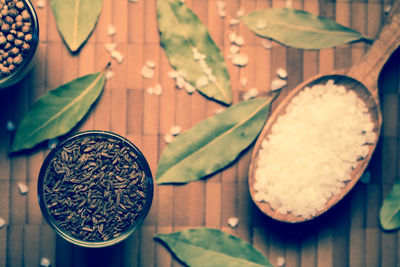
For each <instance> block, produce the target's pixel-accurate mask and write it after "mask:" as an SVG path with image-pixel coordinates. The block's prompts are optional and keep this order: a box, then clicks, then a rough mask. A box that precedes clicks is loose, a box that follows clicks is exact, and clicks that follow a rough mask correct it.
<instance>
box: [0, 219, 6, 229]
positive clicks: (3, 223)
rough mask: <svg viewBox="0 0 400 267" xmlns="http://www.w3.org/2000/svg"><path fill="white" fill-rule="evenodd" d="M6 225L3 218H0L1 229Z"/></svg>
mask: <svg viewBox="0 0 400 267" xmlns="http://www.w3.org/2000/svg"><path fill="white" fill-rule="evenodd" d="M5 225H6V221H5V220H4V219H3V218H0V229H1V228H3V227H4V226H5Z"/></svg>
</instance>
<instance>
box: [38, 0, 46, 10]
mask: <svg viewBox="0 0 400 267" xmlns="http://www.w3.org/2000/svg"><path fill="white" fill-rule="evenodd" d="M36 6H37V7H38V8H44V7H45V6H46V2H45V1H44V0H38V1H37V2H36Z"/></svg>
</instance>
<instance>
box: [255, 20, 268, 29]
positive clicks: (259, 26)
mask: <svg viewBox="0 0 400 267" xmlns="http://www.w3.org/2000/svg"><path fill="white" fill-rule="evenodd" d="M265 28H267V23H266V22H265V21H264V20H262V19H259V20H258V21H257V29H259V30H263V29H265Z"/></svg>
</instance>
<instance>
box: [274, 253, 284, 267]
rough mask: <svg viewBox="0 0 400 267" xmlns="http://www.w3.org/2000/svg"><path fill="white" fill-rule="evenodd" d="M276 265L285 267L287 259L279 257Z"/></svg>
mask: <svg viewBox="0 0 400 267" xmlns="http://www.w3.org/2000/svg"><path fill="white" fill-rule="evenodd" d="M276 265H277V266H278V267H283V266H284V265H285V258H284V257H282V256H279V257H278V258H277V259H276Z"/></svg>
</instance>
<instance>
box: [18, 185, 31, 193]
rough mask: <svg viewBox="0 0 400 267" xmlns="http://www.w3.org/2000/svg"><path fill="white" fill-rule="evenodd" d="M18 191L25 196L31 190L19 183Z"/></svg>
mask: <svg viewBox="0 0 400 267" xmlns="http://www.w3.org/2000/svg"><path fill="white" fill-rule="evenodd" d="M18 189H19V193H20V194H21V195H25V194H26V193H28V190H29V189H28V187H27V186H26V184H23V183H18Z"/></svg>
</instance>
